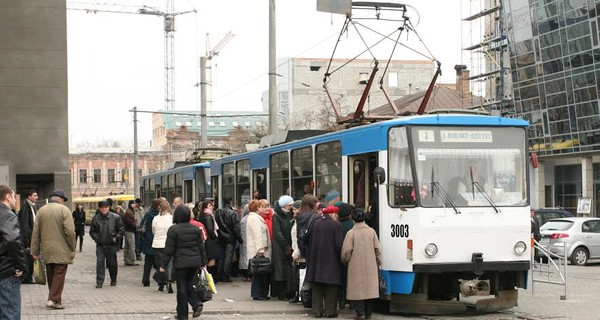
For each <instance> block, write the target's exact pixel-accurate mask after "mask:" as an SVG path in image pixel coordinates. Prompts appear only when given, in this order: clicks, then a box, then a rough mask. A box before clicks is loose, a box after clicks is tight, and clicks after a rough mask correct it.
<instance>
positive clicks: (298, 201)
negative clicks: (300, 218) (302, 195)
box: [292, 200, 302, 209]
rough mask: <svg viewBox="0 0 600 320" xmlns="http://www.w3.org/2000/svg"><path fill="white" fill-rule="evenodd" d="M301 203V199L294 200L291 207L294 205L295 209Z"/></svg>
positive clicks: (298, 207)
mask: <svg viewBox="0 0 600 320" xmlns="http://www.w3.org/2000/svg"><path fill="white" fill-rule="evenodd" d="M301 205H302V200H296V201H294V204H293V205H292V207H294V208H295V209H300V206H301Z"/></svg>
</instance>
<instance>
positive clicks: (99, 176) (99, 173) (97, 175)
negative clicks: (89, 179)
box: [94, 169, 102, 183]
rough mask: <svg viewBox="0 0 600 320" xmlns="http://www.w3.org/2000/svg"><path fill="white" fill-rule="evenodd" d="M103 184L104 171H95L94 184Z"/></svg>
mask: <svg viewBox="0 0 600 320" xmlns="http://www.w3.org/2000/svg"><path fill="white" fill-rule="evenodd" d="M101 182H102V170H100V169H94V183H101Z"/></svg>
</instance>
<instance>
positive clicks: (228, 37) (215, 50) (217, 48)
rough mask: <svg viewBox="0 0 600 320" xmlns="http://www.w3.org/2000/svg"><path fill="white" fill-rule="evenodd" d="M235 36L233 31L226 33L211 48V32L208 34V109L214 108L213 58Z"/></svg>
mask: <svg viewBox="0 0 600 320" xmlns="http://www.w3.org/2000/svg"><path fill="white" fill-rule="evenodd" d="M234 36H235V34H233V32H232V31H229V32H227V33H226V34H225V36H224V37H223V39H221V41H219V43H217V45H216V46H214V48H212V49H210V34H208V33H207V34H206V55H205V61H206V65H205V69H206V70H205V72H206V82H207V84H209V87H208V90H207V91H206V108H207V110H208V111H211V110H212V87H213V85H212V83H213V82H212V63H211V61H212V59H213V58H214V57H216V56H218V55H219V52H220V51H221V49H223V47H225V45H227V43H229V41H231V39H232V38H233V37H234Z"/></svg>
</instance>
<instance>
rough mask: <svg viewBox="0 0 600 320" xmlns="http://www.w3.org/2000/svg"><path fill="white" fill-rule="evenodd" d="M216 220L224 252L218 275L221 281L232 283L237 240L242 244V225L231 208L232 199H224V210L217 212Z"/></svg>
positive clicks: (219, 242)
mask: <svg viewBox="0 0 600 320" xmlns="http://www.w3.org/2000/svg"><path fill="white" fill-rule="evenodd" d="M215 220H217V225H218V226H219V230H218V233H219V237H218V239H217V243H218V244H219V246H220V247H221V250H222V252H223V258H222V259H220V260H219V264H218V275H217V278H219V280H220V281H223V282H231V260H232V259H233V249H234V248H235V242H236V240H237V241H238V242H239V243H240V244H242V243H243V242H244V241H243V240H242V235H241V233H240V223H239V219H238V215H237V213H236V212H235V211H234V210H233V208H232V207H231V198H223V208H219V209H217V211H216V212H215Z"/></svg>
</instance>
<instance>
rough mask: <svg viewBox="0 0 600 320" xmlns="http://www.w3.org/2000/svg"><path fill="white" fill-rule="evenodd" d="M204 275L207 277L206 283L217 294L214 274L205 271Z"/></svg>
mask: <svg viewBox="0 0 600 320" xmlns="http://www.w3.org/2000/svg"><path fill="white" fill-rule="evenodd" d="M204 277H205V278H206V283H207V284H208V288H209V289H210V292H211V293H212V294H217V287H215V280H214V279H213V276H212V274H210V273H208V271H206V270H205V271H204Z"/></svg>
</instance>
